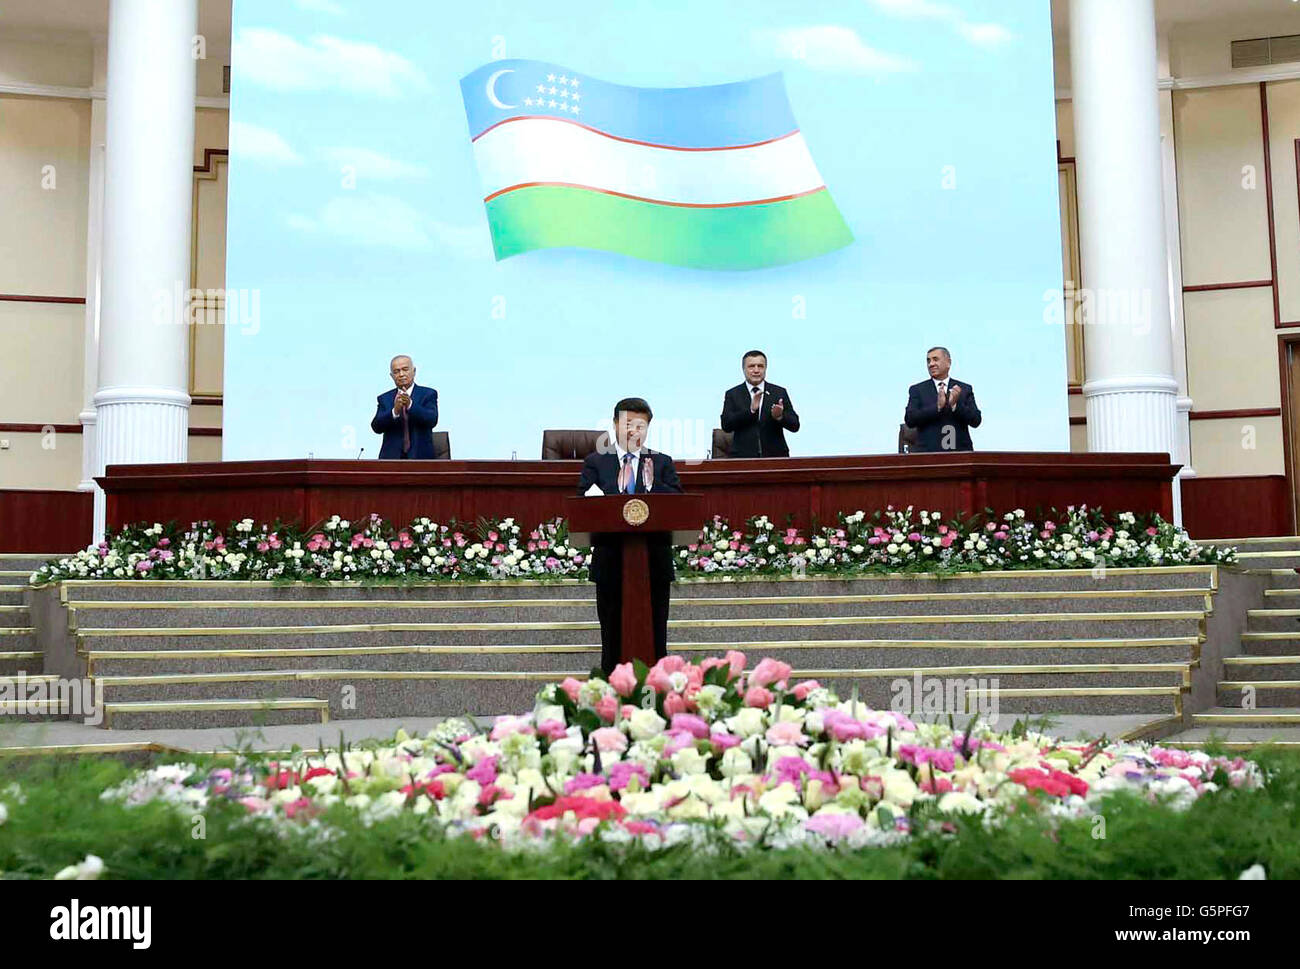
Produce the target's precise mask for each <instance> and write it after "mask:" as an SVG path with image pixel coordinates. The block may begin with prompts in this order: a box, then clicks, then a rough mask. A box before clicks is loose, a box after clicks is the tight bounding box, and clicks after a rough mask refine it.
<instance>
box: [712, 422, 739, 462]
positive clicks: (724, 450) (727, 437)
mask: <svg viewBox="0 0 1300 969" xmlns="http://www.w3.org/2000/svg"><path fill="white" fill-rule="evenodd" d="M734 438H735V435H734V434H732V433H731V432H730V431H724V430H723V429H722V428H720V427H715V428H714V429H713V456H714V457H715V458H729V457H731V442H732V440H733V439H734Z"/></svg>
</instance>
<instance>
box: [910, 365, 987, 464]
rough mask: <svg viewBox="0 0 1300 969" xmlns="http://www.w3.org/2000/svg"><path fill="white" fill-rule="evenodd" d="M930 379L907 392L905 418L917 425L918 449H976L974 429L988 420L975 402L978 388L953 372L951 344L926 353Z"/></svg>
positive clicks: (914, 425) (911, 424) (911, 423)
mask: <svg viewBox="0 0 1300 969" xmlns="http://www.w3.org/2000/svg"><path fill="white" fill-rule="evenodd" d="M925 366H926V369H927V370H929V371H930V379H929V380H923V381H921V382H920V383H919V384H914V385H913V386H912V387H911V388H909V389H908V392H907V410H906V411H905V412H904V414H903V422H904V423H905V424H907V426H908V427H914V428H916V438H917V448H916V450H918V451H973V450H975V445H974V444H973V443H972V442H971V439H970V429H971V428H972V427H979V426H980V423H981V422H982V421H983V420H984V417H983V415H981V414H980V409H979V407H978V406H976V404H975V388H974V387H972V386H971V385H970V384H963V383H959V382H958V381H956V380H953V379H952V377H951V376H949V371H951V370H952V354H950V353H949V352H948V348H947V347H931V348H930V350H929V352H927V353H926V355H925Z"/></svg>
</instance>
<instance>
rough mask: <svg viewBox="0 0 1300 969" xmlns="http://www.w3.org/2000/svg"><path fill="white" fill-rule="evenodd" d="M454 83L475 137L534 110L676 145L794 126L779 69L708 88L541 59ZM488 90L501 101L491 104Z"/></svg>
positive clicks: (717, 142)
mask: <svg viewBox="0 0 1300 969" xmlns="http://www.w3.org/2000/svg"><path fill="white" fill-rule="evenodd" d="M489 81H491V82H492V90H491V92H489V91H488V82H489ZM460 87H461V92H462V94H463V95H464V98H465V111H466V113H467V114H468V116H469V129H470V136H471V137H473V138H477V137H478V136H479V135H481V134H482V133H483V132H484V131H485V130H487V129H488V128H490V127H492V126H493V125H495V124H497V123H499V122H501V121H504V120H505V119H507V118H518V117H527V116H537V115H540V116H544V117H555V118H564V119H567V120H569V121H577V122H579V123H581V124H584V125H587V126H588V127H591V128H595V129H596V130H598V131H603V132H605V133H606V134H611V135H615V136H617V137H619V138H628V139H631V140H633V141H644V142H649V143H650V144H655V145H669V146H673V147H678V148H728V147H733V146H736V145H752V144H756V143H758V142H761V141H769V140H771V139H773V138H780V137H782V136H783V135H788V134H790V132H792V131H794V130H796V129H797V128H798V125H797V124H796V123H795V120H794V112H793V111H791V110H790V100H789V98H788V97H786V93H785V81H784V79H783V78H782V76H781V75H780V74H769V75H767V76H766V77H759V78H755V79H753V80H750V81H737V82H735V83H732V84H715V85H711V86H709V87H681V88H641V87H627V86H626V85H622V84H610V83H608V82H606V81H601V80H597V79H596V78H593V77H590V76H588V75H586V74H581V73H575V72H574V71H572V70H569V69H568V68H565V67H561V66H559V65H558V64H548V63H546V62H544V61H529V60H499V61H492V62H490V63H488V64H484V65H483V66H482V67H480V68H479V69H478V70H476V71H474V72H473V73H470V74H467V75H465V77H463V78H461V82H460ZM539 88H540V89H541V90H539ZM493 96H494V97H495V98H496V100H497V101H499V102H501V104H502V105H505V107H498V106H497V105H495V104H493V102H492V100H491V97H493ZM530 102H532V103H530ZM552 105H553V106H552Z"/></svg>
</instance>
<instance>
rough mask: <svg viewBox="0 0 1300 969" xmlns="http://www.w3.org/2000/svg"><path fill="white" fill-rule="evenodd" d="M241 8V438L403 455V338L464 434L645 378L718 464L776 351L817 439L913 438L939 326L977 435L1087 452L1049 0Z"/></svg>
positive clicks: (849, 450)
mask: <svg viewBox="0 0 1300 969" xmlns="http://www.w3.org/2000/svg"><path fill="white" fill-rule="evenodd" d="M233 30H234V33H233V68H232V78H233V81H232V92H231V115H230V117H231V130H230V152H231V157H230V169H229V173H230V185H229V209H228V230H227V232H228V235H227V238H228V243H227V245H228V251H227V278H226V288H227V293H226V341H225V361H224V367H225V378H224V414H223V425H224V434H223V438H224V439H223V456H224V457H225V459H226V460H245V459H271V458H295V457H306V456H309V455H311V456H314V457H317V458H339V457H348V458H351V457H356V456H357V455H358V454H359V453H360V452H361V451H362V449H363V448H364V449H365V450H364V455H365V457H367V458H369V457H373V456H375V455H376V454H377V453H378V449H379V440H378V438H377V436H376V435H374V434H373V433H372V432H371V430H370V427H369V424H370V420H371V418H372V417H373V415H374V412H375V398H376V396H377V395H378V394H380V393H382V392H383V391H384V390H386V389H388V388H390V387H391V386H392V384H391V381H390V380H389V378H388V364H389V359H390V358H391V357H392V356H393V355H395V354H399V353H404V354H409V355H411V356H412V357H413V359H414V361H415V363H416V366H417V368H418V373H417V383H419V384H423V385H426V386H432V387H434V388H436V389H437V390H438V393H439V404H440V414H441V417H440V423H439V429H441V430H446V431H448V432H449V433H450V435H451V441H452V448H453V455H454V456H455V457H457V458H510V457H512V456H517V457H518V458H520V459H525V458H528V459H533V458H537V457H538V456H539V454H540V447H541V436H542V431H543V429H545V428H596V427H601V426H603V425H604V424H605V423H606V422H607V421H608V420H609V417H610V410H611V408H612V405H613V403H614V402H615V401H616V400H618V399H619V398H621V397H625V396H641V397H645V398H647V399H648V400H649V401H650V403H651V404H652V406H653V407H654V412H655V427H654V430H655V431H656V433H655V436H654V438H653V439H652V444H654V445H656V446H658V447H659V448H660V449H661V450H665V451H667V452H669V453H670V454H673V455H674V456H676V457H678V458H681V459H686V460H693V459H699V458H702V457H704V456H705V454H706V452H707V451H708V449H709V447H710V440H711V432H712V429H713V428H714V427H716V426H718V423H719V420H718V418H719V414H720V412H721V407H722V398H723V393H724V392H725V391H726V390H727V388H729V387H732V386H734V385H735V384H738V383H740V381H741V379H742V377H741V355H742V354H743V353H744V352H745V351H747V350H750V349H754V348H757V349H762V350H763V351H765V352H766V353H767V355H768V359H769V371H768V378H769V379H770V380H771V381H773V382H775V383H777V384H779V385H781V386H784V387H786V388H787V389H788V391H789V394H790V397H791V403H792V404H793V405H794V407H795V408H796V409H797V411H798V413H799V415H800V417H801V419H802V424H803V427H802V429H801V430H800V432H799V433H798V434H795V435H790V436H789V442H790V445H791V451H792V454H793V455H795V456H804V455H818V454H861V453H888V452H892V451H894V450H895V449H896V445H897V437H898V425H899V423H900V421H901V420H902V414H903V408H904V404H905V402H906V399H907V388H908V386H909V385H910V384H913V383H916V382H918V381H920V380H923V379H925V378H926V372H925V367H924V356H925V352H926V350H927V349H928V348H929V347H931V346H933V345H936V344H939V345H944V346H947V347H949V348H951V350H952V354H953V357H954V361H955V363H954V367H953V376H954V377H955V378H957V379H959V380H964V381H967V382H969V383H971V384H973V385H974V387H975V392H976V398H977V401H978V403H979V405H980V407H981V408H982V410H983V413H984V425H983V426H982V427H981V428H979V430H978V431H976V432H975V433H974V437H975V444H976V447H977V448H978V449H980V450H1032V451H1054V450H1055V451H1060V450H1068V447H1069V426H1068V416H1067V397H1066V393H1065V391H1066V380H1067V378H1066V365H1065V339H1064V336H1063V334H1062V331H1061V324H1060V314H1059V310H1058V307H1059V300H1060V289H1061V285H1062V280H1061V277H1062V273H1061V234H1060V212H1059V203H1058V181H1057V164H1056V158H1057V155H1056V123H1055V113H1054V84H1053V72H1052V42H1051V23H1050V9H1049V4H1048V3H1046V2H1045V0H943V2H940V0H856V2H852V3H847V2H845V0H800V2H797V3H795V2H778V0H744V2H739V0H736V2H710V0H656V2H654V3H648V2H647V3H640V2H638V3H610V2H609V0H569V2H566V3H563V4H559V5H543V4H536V3H524V2H522V0H513V2H507V0H478V2H475V3H468V4H445V3H430V2H428V0H275V2H271V0H236V2H235V5H234V27H233ZM539 92H540V93H539ZM525 102H528V103H525ZM553 105H554V106H553ZM485 200H486V201H485Z"/></svg>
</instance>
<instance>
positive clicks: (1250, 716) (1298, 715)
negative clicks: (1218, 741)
mask: <svg viewBox="0 0 1300 969" xmlns="http://www.w3.org/2000/svg"><path fill="white" fill-rule="evenodd" d="M1192 723H1193V725H1195V726H1197V727H1211V728H1219V729H1230V728H1237V727H1246V728H1264V727H1286V728H1296V729H1300V707H1270V708H1268V709H1264V710H1243V709H1241V708H1240V707H1211V708H1210V709H1208V710H1203V711H1201V712H1200V713H1194V714H1192Z"/></svg>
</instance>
